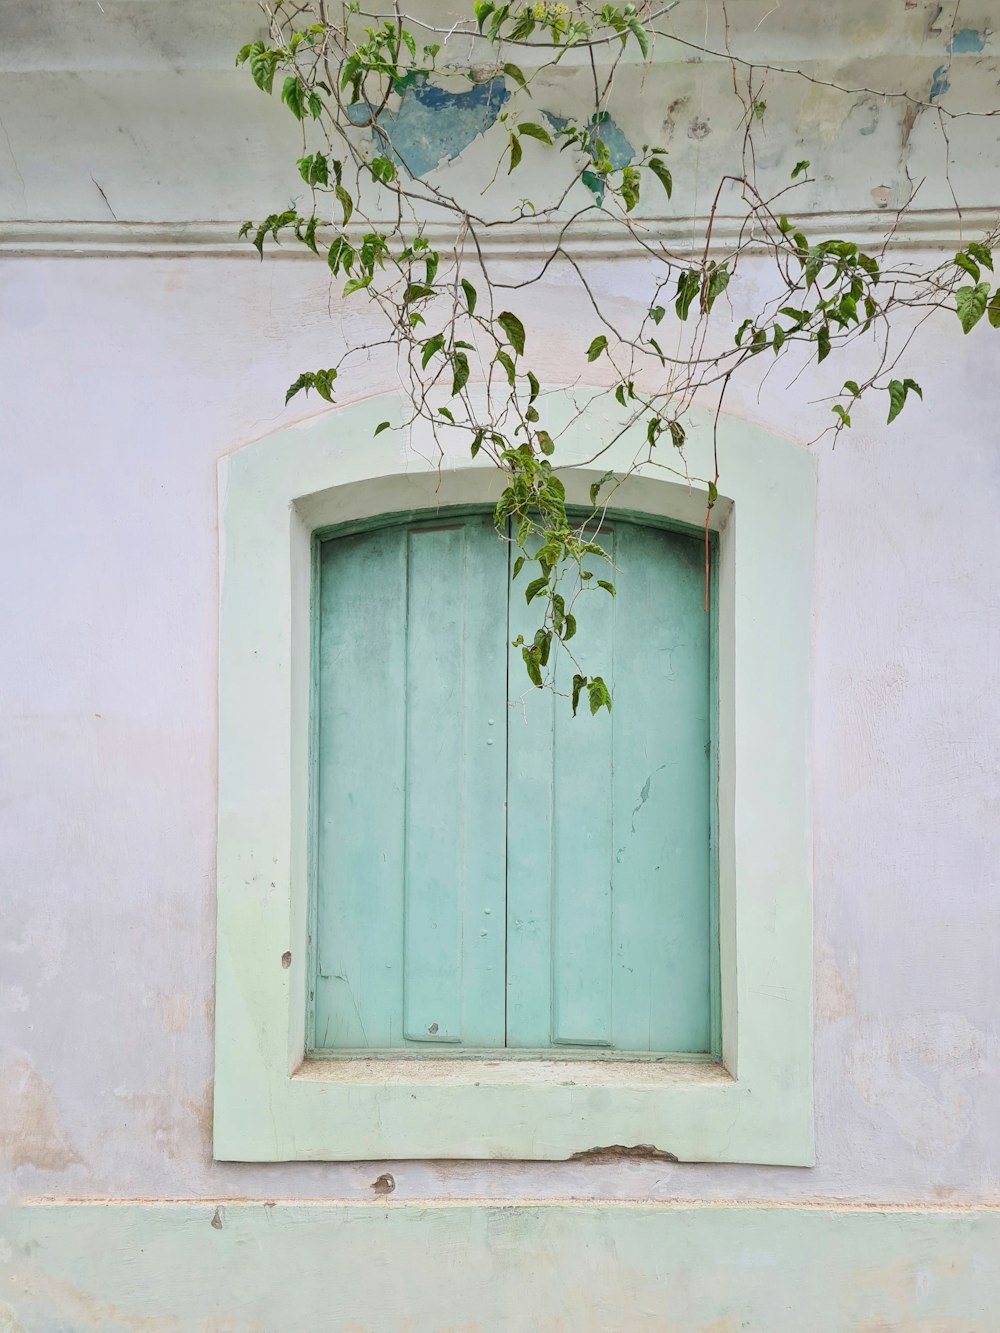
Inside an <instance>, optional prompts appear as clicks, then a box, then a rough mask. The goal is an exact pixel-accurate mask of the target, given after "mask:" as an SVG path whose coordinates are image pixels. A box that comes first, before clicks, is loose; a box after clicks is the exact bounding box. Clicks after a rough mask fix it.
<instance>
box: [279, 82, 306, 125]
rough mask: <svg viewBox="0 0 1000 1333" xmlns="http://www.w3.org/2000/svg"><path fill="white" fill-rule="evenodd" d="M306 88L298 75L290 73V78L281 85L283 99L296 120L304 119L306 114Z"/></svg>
mask: <svg viewBox="0 0 1000 1333" xmlns="http://www.w3.org/2000/svg"><path fill="white" fill-rule="evenodd" d="M305 91H306V90H305V88H304V87H303V86H302V83H301V82H300V80H299V78H298V75H296V74H289V76H288V78H287V79H286V80H285V82H284V83H283V84H282V85H281V100H282V101H283V102H284V104H285V106H287V107H288V109H289V111H290V112H291V113H292V115H293V116H294V117H295V119H296V120H304V119H305V115H306V106H305Z"/></svg>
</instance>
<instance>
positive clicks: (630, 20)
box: [625, 5, 649, 60]
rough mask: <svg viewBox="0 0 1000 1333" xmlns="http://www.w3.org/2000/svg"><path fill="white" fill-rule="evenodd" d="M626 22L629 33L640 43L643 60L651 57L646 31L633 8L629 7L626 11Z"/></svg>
mask: <svg viewBox="0 0 1000 1333" xmlns="http://www.w3.org/2000/svg"><path fill="white" fill-rule="evenodd" d="M625 22H626V23H627V24H628V28H629V32H631V34H632V36H633V37H634V38H635V40H636V41H637V42H638V43H639V50H640V51H641V52H642V58H643V60H645V59H646V57H647V56H648V55H649V38H648V37H647V36H646V29H645V28H644V27H643V26H642V24H641V23H640V22H639V16H638V14H636V12H635V10H634V9H632V6H631V5H629V6H628V7H627V8H626V10H625Z"/></svg>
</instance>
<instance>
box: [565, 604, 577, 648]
mask: <svg viewBox="0 0 1000 1333" xmlns="http://www.w3.org/2000/svg"><path fill="white" fill-rule="evenodd" d="M575 633H576V616H574V615H571V614H570V613H569V612H568V611H567V612H566V616H565V619H564V620H563V631H562V639H563V643H567V642H568V641H569V640H570V639H571V638H572V637H573V635H574V634H575Z"/></svg>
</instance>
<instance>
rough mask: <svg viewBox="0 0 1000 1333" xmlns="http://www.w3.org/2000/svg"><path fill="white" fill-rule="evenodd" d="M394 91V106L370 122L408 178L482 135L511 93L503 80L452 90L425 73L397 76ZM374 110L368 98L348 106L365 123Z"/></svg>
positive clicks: (422, 173) (356, 119)
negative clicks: (408, 77) (396, 103)
mask: <svg viewBox="0 0 1000 1333" xmlns="http://www.w3.org/2000/svg"><path fill="white" fill-rule="evenodd" d="M397 92H398V93H399V94H400V102H399V106H398V107H397V108H396V110H395V111H391V110H389V109H388V108H386V109H385V110H384V111H383V112H382V113H381V116H380V117H379V121H377V122H376V123H375V125H373V126H372V138H373V140H374V141H375V144H376V146H377V147H378V148H379V150H380V151H382V152H385V153H387V154H388V155H389V156H390V157H391V158H392V160H393V161H394V162H395V164H396V166H397V167H398V168H399V169H400V170H402V171H406V172H408V173H409V175H411V176H413V177H420V176H426V175H427V174H428V173H429V172H431V171H433V170H434V169H435V167H438V166H440V165H441V164H442V163H444V162H450V161H452V160H453V159H454V158H456V157H458V156H459V154H460V153H462V152H463V151H464V150H465V149H466V148H468V146H469V144H470V143H472V141H473V140H474V139H477V138H478V137H479V136H480V135H481V134H485V133H486V131H487V130H488V129H489V128H490V126H491V125H492V124H493V122H494V121H495V120H496V118H497V115H498V114H499V111H500V108H501V107H502V106H503V104H504V103H505V102H506V101H507V99H508V97H509V96H510V93H509V92H508V91H507V87H506V84H505V83H504V82H503V81H502V80H491V81H490V82H489V83H477V84H473V86H472V87H471V88H469V90H468V91H467V92H459V93H454V92H448V91H446V90H445V89H444V88H438V87H436V86H435V85H434V84H431V83H428V82H427V79H426V76H425V75H416V76H414V77H413V78H412V80H401V81H400V83H399V84H398V85H397ZM373 111H374V108H373V107H372V106H371V104H370V103H368V102H355V103H353V104H352V105H351V106H349V107H348V108H347V113H348V115H349V116H350V118H351V120H352V121H354V123H355V124H364V123H366V122H367V121H368V120H369V118H370V117H371V115H372V113H373ZM380 122H381V123H380ZM382 125H384V126H385V128H384V129H383V128H382Z"/></svg>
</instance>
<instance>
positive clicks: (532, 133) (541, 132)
mask: <svg viewBox="0 0 1000 1333" xmlns="http://www.w3.org/2000/svg"><path fill="white" fill-rule="evenodd" d="M517 130H518V133H519V134H526V135H527V136H528V138H529V139H537V140H538V142H539V143H547V144H551V142H552V135H551V134H549V132H548V130H547V129H546V128H545V126H544V125H536V124H535V122H534V121H533V120H523V121H521V123H520V125H518V127H517Z"/></svg>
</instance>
